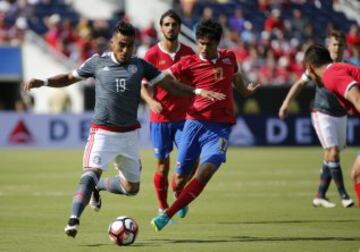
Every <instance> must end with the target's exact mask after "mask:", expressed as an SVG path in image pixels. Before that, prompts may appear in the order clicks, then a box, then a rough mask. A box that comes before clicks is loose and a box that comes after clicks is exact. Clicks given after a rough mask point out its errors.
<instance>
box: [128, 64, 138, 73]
mask: <svg viewBox="0 0 360 252" xmlns="http://www.w3.org/2000/svg"><path fill="white" fill-rule="evenodd" d="M128 71H129V72H130V73H132V74H134V73H136V72H137V71H138V68H137V66H135V65H129V66H128Z"/></svg>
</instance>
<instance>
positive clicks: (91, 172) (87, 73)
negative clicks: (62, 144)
mask: <svg viewBox="0 0 360 252" xmlns="http://www.w3.org/2000/svg"><path fill="white" fill-rule="evenodd" d="M134 40H135V29H134V27H133V26H132V25H131V24H129V23H126V22H120V23H119V24H118V25H117V26H116V27H115V30H114V33H113V36H112V38H111V52H109V53H105V54H103V55H102V56H99V55H97V54H95V55H94V56H93V57H91V58H90V59H88V60H87V61H85V62H84V63H83V64H82V65H81V66H80V67H79V69H77V70H75V71H73V72H72V73H69V74H61V75H57V76H53V77H51V78H48V79H45V80H41V79H31V80H30V81H29V82H27V83H25V90H30V89H31V88H37V87H41V86H49V87H65V86H68V85H71V84H73V83H75V82H78V81H79V80H81V79H84V78H89V77H93V78H95V80H96V89H95V93H96V95H95V99H96V100H95V114H94V117H93V120H92V124H91V128H90V133H89V138H88V141H87V144H86V147H85V151H84V156H83V173H82V175H81V177H80V181H79V185H78V187H77V189H76V192H75V195H74V197H73V201H72V209H71V215H70V218H69V220H68V223H67V225H66V227H65V233H66V234H67V235H68V236H71V237H75V236H76V234H77V232H78V228H79V224H80V221H79V219H80V216H81V214H82V212H83V210H84V209H85V207H86V205H87V204H88V203H89V202H90V206H91V207H92V208H93V209H94V210H97V211H98V210H100V207H101V199H100V194H99V191H103V190H106V191H108V192H111V193H116V194H123V195H128V196H131V195H135V194H137V193H138V191H139V186H140V171H141V163H140V156H139V146H138V139H137V137H138V134H137V130H136V129H138V128H139V127H140V124H139V122H138V120H137V109H138V105H139V100H140V89H141V81H142V79H143V78H146V79H148V80H150V81H149V85H150V86H153V85H160V86H161V87H162V88H164V89H166V90H168V91H169V92H171V93H172V94H174V95H181V96H187V95H200V96H202V97H204V98H207V99H210V100H223V99H225V95H224V94H221V93H217V92H212V91H207V90H203V89H195V88H193V87H191V86H188V85H185V84H182V83H179V82H177V81H175V80H174V79H173V78H172V77H171V76H170V75H167V74H166V73H161V72H160V71H159V70H158V69H157V68H155V67H154V66H153V65H151V64H150V63H147V62H146V61H144V60H142V59H139V58H136V57H132V54H133V48H134ZM112 160H114V166H115V167H116V168H117V169H118V171H119V174H118V176H114V177H108V178H100V177H101V174H102V172H103V171H106V170H107V167H108V164H109V162H110V161H112ZM90 198H91V200H90Z"/></svg>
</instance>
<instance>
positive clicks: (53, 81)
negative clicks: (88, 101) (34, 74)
mask: <svg viewBox="0 0 360 252" xmlns="http://www.w3.org/2000/svg"><path fill="white" fill-rule="evenodd" d="M79 80H80V79H79V78H76V77H75V76H73V75H72V74H71V73H69V74H59V75H56V76H53V77H50V78H47V79H45V80H42V79H35V78H33V79H31V80H29V81H27V82H25V85H24V90H25V91H29V90H30V89H32V88H39V87H42V86H47V87H66V86H69V85H71V84H73V83H75V82H78V81H79Z"/></svg>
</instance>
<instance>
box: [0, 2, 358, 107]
mask: <svg viewBox="0 0 360 252" xmlns="http://www.w3.org/2000/svg"><path fill="white" fill-rule="evenodd" d="M169 2H171V1H169ZM335 2H336V4H339V1H335ZM335 2H334V3H335ZM173 7H174V8H176V9H177V10H178V12H179V13H181V15H182V19H183V24H184V25H185V26H187V27H188V28H189V29H190V30H191V31H194V27H195V26H196V24H197V23H198V22H199V21H200V20H201V19H209V18H213V19H216V20H218V21H219V22H220V23H221V25H222V27H223V29H224V36H223V38H222V40H221V44H220V47H223V48H228V49H232V50H233V51H234V52H235V55H236V57H237V59H238V61H239V63H240V66H241V68H242V71H243V72H244V74H245V75H246V77H247V79H248V80H250V81H255V82H260V83H261V84H263V85H264V86H284V85H289V84H291V83H292V82H294V80H296V79H297V78H299V77H300V75H301V74H302V72H303V67H302V59H303V51H304V50H305V48H306V47H307V46H308V45H309V44H310V43H314V42H317V43H325V41H324V39H325V37H326V33H327V32H328V31H329V30H331V29H334V28H335V29H339V30H341V31H343V32H344V33H346V40H347V44H348V47H347V50H346V54H345V55H346V58H347V60H348V61H349V62H351V63H353V64H357V65H359V64H360V59H359V57H360V56H359V51H360V49H359V48H360V29H359V25H358V24H357V23H356V22H355V21H354V20H350V19H348V18H347V17H346V16H345V14H344V13H343V12H339V11H335V10H334V8H333V1H329V0H328V1H325V0H322V1H320V0H258V1H255V0H217V1H216V0H203V1H202V0H175V1H173ZM314 17H316V19H314ZM153 18H154V19H153V21H151V22H149V23H148V25H146V26H144V27H137V28H138V34H137V40H136V47H137V51H136V52H135V53H136V55H138V56H139V57H143V55H144V53H145V52H146V50H147V49H148V48H149V47H150V46H152V45H153V44H154V43H157V41H158V32H157V22H158V19H159V17H153ZM121 19H126V20H128V21H130V22H132V20H130V18H129V17H128V16H127V15H126V13H125V10H119V11H116V12H114V14H113V15H112V17H111V18H110V19H91V18H88V17H85V16H82V15H81V14H80V13H78V12H77V11H76V10H75V9H74V8H73V6H72V1H70V0H0V45H21V43H22V41H23V40H24V35H25V33H26V31H29V30H31V31H34V32H35V33H36V34H38V35H40V36H41V37H42V38H43V40H44V41H45V42H46V43H47V44H48V45H49V46H50V47H51V48H53V49H55V50H56V51H57V52H59V53H60V54H62V55H64V56H65V57H66V58H68V59H69V60H70V61H71V62H73V64H74V65H77V64H79V63H80V62H83V61H84V60H85V59H87V58H88V57H90V56H91V55H92V54H94V53H100V54H101V53H102V52H104V51H106V50H107V49H108V45H109V38H110V36H111V33H112V29H113V27H114V25H115V24H116V23H117V22H118V21H119V20H121ZM310 20H311V21H310ZM191 35H193V34H191ZM18 93H19V94H20V95H17V96H16V97H17V98H16V100H17V101H19V99H18V97H22V96H21V92H18ZM61 97H62V99H60V100H64V103H66V104H63V106H57V107H60V108H63V110H68V103H69V101H68V98H67V97H66V95H65V96H64V94H61ZM20 100H21V99H20ZM85 103H89V104H91V102H88V101H85ZM1 104H3V102H2V101H0V108H1V107H4V106H2V105H1ZM14 104H15V102H14ZM16 107H19V108H20V107H21V106H19V105H16V106H15V105H14V106H13V108H16ZM57 110H59V109H57ZM60 110H61V109H60Z"/></svg>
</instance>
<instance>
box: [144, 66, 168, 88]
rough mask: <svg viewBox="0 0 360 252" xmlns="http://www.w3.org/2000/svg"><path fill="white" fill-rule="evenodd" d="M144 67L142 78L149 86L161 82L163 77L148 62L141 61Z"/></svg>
mask: <svg viewBox="0 0 360 252" xmlns="http://www.w3.org/2000/svg"><path fill="white" fill-rule="evenodd" d="M142 62H143V66H144V77H145V78H146V79H147V80H148V84H149V85H150V86H154V85H155V84H156V83H157V82H159V81H160V80H162V79H163V78H164V77H165V75H164V74H163V73H162V72H161V71H160V70H159V69H157V68H156V67H155V66H153V65H152V64H150V63H149V62H147V61H145V60H142Z"/></svg>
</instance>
